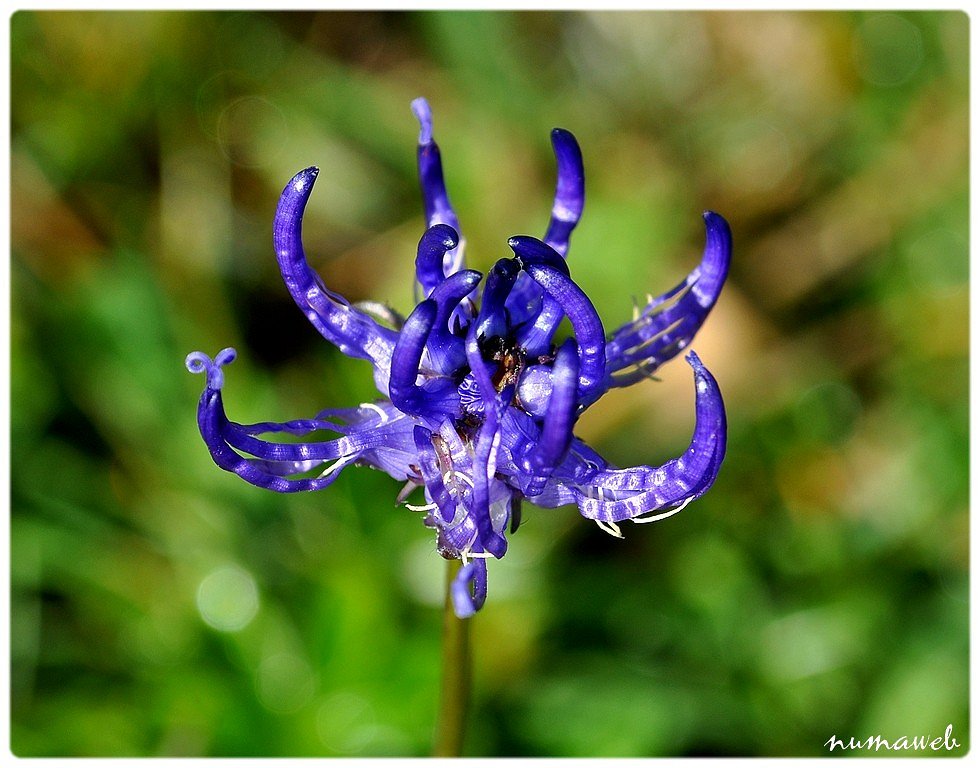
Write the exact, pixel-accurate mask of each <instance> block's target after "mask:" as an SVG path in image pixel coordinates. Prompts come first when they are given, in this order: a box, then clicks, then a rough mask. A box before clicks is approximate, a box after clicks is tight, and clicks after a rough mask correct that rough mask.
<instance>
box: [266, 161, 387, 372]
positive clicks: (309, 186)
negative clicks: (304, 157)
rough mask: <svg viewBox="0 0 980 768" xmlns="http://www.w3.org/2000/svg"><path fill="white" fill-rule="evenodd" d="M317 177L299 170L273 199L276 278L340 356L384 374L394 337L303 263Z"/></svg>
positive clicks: (307, 170) (308, 169) (316, 171)
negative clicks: (305, 218)
mask: <svg viewBox="0 0 980 768" xmlns="http://www.w3.org/2000/svg"><path fill="white" fill-rule="evenodd" d="M318 173H319V170H318V169H317V168H307V169H306V170H304V171H300V172H299V173H297V174H296V175H295V176H294V177H293V178H292V179H291V180H290V181H289V183H288V184H287V185H286V188H285V189H283V191H282V196H281V197H280V198H279V206H278V208H277V209H276V218H275V221H274V223H273V227H272V235H273V242H274V244H275V249H276V258H277V259H278V261H279V270H280V272H281V273H282V279H283V281H284V282H285V283H286V288H287V290H288V291H289V294H290V295H291V296H292V297H293V301H295V302H296V305H297V306H298V307H299V308H300V309H301V310H303V313H304V314H305V315H306V316H307V317H308V318H309V320H310V322H311V323H313V326H314V327H315V328H316V329H317V330H318V331H319V332H320V333H321V334H322V335H323V337H324V338H325V339H327V341H329V342H330V343H332V344H334V345H335V346H336V347H337V348H338V349H340V351H341V352H343V353H344V354H346V355H350V356H351V357H361V358H366V359H368V360H370V361H371V362H373V363H374V365H375V367H376V368H377V369H379V370H381V371H387V368H388V363H389V360H390V359H391V353H392V350H393V349H394V346H395V338H396V336H397V334H396V333H395V332H394V331H392V330H391V329H388V328H383V327H382V326H380V325H378V324H377V323H376V322H375V321H374V320H373V319H372V318H370V317H369V316H368V315H366V314H364V313H363V312H360V311H358V310H357V309H354V308H353V307H351V306H350V304H349V303H348V301H347V300H346V299H345V298H344V297H343V296H341V295H340V294H338V293H334V292H333V291H330V290H328V289H327V288H326V287H325V286H324V284H323V281H322V280H321V279H320V277H319V275H317V274H316V273H315V272H314V271H313V270H312V269H310V266H309V264H308V263H307V261H306V255H305V254H304V252H303V241H302V237H301V231H302V223H303V211H304V210H305V208H306V203H307V201H308V200H309V198H310V193H311V192H312V190H313V183H314V182H315V181H316V177H317V174H318ZM382 378H383V377H382Z"/></svg>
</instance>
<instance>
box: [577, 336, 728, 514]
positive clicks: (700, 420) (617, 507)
mask: <svg viewBox="0 0 980 768" xmlns="http://www.w3.org/2000/svg"><path fill="white" fill-rule="evenodd" d="M687 360H688V362H689V363H690V365H691V367H692V368H693V369H694V382H695V391H696V394H695V412H696V422H695V427H694V434H693V436H692V438H691V444H690V446H689V447H688V449H687V451H686V452H685V453H684V454H683V455H682V456H680V457H678V458H676V459H672V460H671V461H668V462H667V463H666V464H664V465H663V466H660V467H647V466H640V467H633V468H631V469H605V470H601V471H599V472H597V473H596V474H595V476H594V477H593V478H592V480H591V481H590V483H589V484H588V485H587V486H585V485H582V486H579V487H578V488H577V489H576V495H577V497H578V498H577V499H576V502H577V504H578V507H579V512H581V514H582V515H583V516H584V517H588V518H591V519H593V520H599V521H603V522H618V521H620V520H626V519H637V518H639V517H640V516H641V515H646V514H647V513H649V512H654V511H657V510H661V509H664V508H666V507H673V509H672V510H671V513H675V512H679V511H680V510H681V509H682V508H683V506H685V505H687V504H688V503H690V502H691V501H693V500H694V499H696V498H698V497H699V496H701V495H702V494H703V493H704V492H705V491H707V490H708V488H710V487H711V485H712V484H713V483H714V481H715V478H716V477H717V476H718V471H719V469H720V468H721V464H722V461H723V460H724V458H725V449H726V444H727V421H726V417H725V404H724V402H723V400H722V397H721V391H720V390H719V389H718V383H717V382H716V381H715V378H714V376H712V375H711V373H710V372H709V371H708V369H707V368H705V366H704V365H703V364H702V363H701V360H700V359H699V358H698V356H697V355H695V354H694V353H693V352H691V353H690V354H689V355H688V357H687ZM666 516H668V515H666V514H665V515H660V516H657V517H656V519H662V518H663V517H666ZM651 521H652V520H651V519H646V520H639V522H651Z"/></svg>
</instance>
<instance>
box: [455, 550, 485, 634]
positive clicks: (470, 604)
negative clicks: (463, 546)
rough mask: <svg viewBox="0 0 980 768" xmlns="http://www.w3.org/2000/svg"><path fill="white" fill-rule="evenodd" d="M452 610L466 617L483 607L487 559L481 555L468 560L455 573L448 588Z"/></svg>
mask: <svg viewBox="0 0 980 768" xmlns="http://www.w3.org/2000/svg"><path fill="white" fill-rule="evenodd" d="M450 596H451V597H452V601H453V611H454V612H455V613H456V615H457V616H458V617H459V618H461V619H467V618H469V617H470V616H472V615H473V614H474V613H476V612H477V611H478V610H480V608H482V607H483V603H484V602H486V599H487V561H486V560H484V559H483V558H482V557H480V558H476V559H475V560H472V561H470V562H469V563H467V564H466V565H464V566H463V567H462V568H460V569H459V573H457V574H456V578H455V579H454V580H453V584H452V587H451V589H450Z"/></svg>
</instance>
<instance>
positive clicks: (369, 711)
mask: <svg viewBox="0 0 980 768" xmlns="http://www.w3.org/2000/svg"><path fill="white" fill-rule="evenodd" d="M316 730H317V734H318V735H319V736H320V741H322V742H323V745H324V746H325V747H327V748H328V749H330V750H332V751H334V752H339V753H341V754H344V755H353V754H357V753H358V752H363V751H364V749H365V748H366V747H367V746H368V745H369V744H370V743H371V742H372V740H373V739H374V737H375V734H376V732H377V730H378V726H377V723H376V720H375V715H374V709H373V708H372V707H371V704H370V703H369V702H368V701H366V700H365V699H363V698H361V697H360V696H358V695H357V694H354V693H349V692H347V691H340V692H338V693H335V694H334V695H333V696H331V697H330V698H329V699H327V700H326V701H324V702H323V704H322V705H321V706H320V709H319V711H318V712H317V716H316Z"/></svg>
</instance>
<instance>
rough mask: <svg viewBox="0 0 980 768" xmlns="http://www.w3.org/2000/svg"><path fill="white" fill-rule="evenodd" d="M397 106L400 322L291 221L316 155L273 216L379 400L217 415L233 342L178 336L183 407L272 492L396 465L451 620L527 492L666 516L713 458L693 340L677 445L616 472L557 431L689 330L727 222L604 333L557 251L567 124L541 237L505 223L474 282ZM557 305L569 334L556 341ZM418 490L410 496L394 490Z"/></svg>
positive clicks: (562, 225)
mask: <svg viewBox="0 0 980 768" xmlns="http://www.w3.org/2000/svg"><path fill="white" fill-rule="evenodd" d="M412 109H413V111H414V112H415V115H416V117H417V118H418V120H419V124H420V126H421V131H420V134H419V146H418V169H419V177H420V180H421V186H422V199H423V202H424V208H425V217H426V223H427V226H428V229H426V231H425V233H424V234H423V235H422V238H421V239H420V240H419V245H418V252H417V255H416V260H415V269H416V277H417V280H418V285H417V296H418V298H419V299H420V300H419V301H418V303H417V305H416V306H415V308H414V309H413V310H412V312H411V313H410V314H409V315H408V316H407V317H406V318H405V319H404V320H403V319H402V318H401V317H400V316H399V315H398V314H396V313H395V312H393V311H392V310H389V309H387V308H386V307H384V306H382V305H378V304H374V303H370V302H365V303H363V304H360V305H351V304H350V303H349V302H348V301H347V300H346V299H344V297H343V296H341V295H339V294H337V293H335V292H333V291H331V290H330V289H329V288H327V287H326V285H325V284H324V282H323V281H322V280H321V279H320V277H319V276H318V275H317V274H316V273H315V272H314V271H313V270H312V269H311V268H310V266H309V264H308V263H307V260H306V257H305V255H304V253H303V245H302V241H301V238H300V229H301V224H302V218H303V211H304V209H305V207H306V203H307V200H308V199H309V197H310V194H311V192H312V190H313V184H314V182H315V181H316V178H317V173H318V170H317V168H307V169H306V170H304V171H300V172H299V173H298V174H296V176H294V177H293V178H292V179H291V180H290V182H289V183H288V184H287V185H286V188H285V189H284V190H283V192H282V197H281V198H280V200H279V207H278V209H277V211H276V217H275V223H274V227H273V239H274V243H275V250H276V258H277V259H278V262H279V268H280V270H281V272H282V277H283V280H284V281H285V283H286V288H287V289H288V290H289V293H290V294H291V295H292V297H293V299H294V300H295V302H296V304H297V305H298V306H299V308H300V309H301V310H302V311H303V312H304V313H305V314H306V316H307V317H308V318H309V320H310V322H311V323H312V324H313V326H314V327H315V328H316V329H317V330H318V331H319V332H320V333H321V334H322V335H323V336H324V337H325V338H326V339H327V340H328V341H330V342H331V343H332V344H334V345H335V346H337V347H338V348H339V349H340V350H341V351H343V352H344V353H345V354H347V355H349V356H351V357H360V358H364V359H366V360H369V361H370V362H371V364H372V365H373V366H374V380H375V383H376V386H377V388H378V390H379V392H380V393H381V395H382V396H383V397H382V398H381V399H379V400H377V401H376V402H373V403H363V404H361V405H360V406H358V407H356V408H349V409H336V410H326V411H323V412H321V413H320V414H318V415H317V416H315V417H314V418H312V419H304V420H298V421H288V422H284V423H275V422H263V423H260V424H238V423H236V422H233V421H230V420H229V419H228V417H227V416H226V415H225V410H224V404H223V402H222V397H221V389H222V384H223V382H224V373H223V370H222V369H223V367H224V366H225V365H227V364H228V363H230V362H231V361H232V360H233V359H234V357H235V351H234V350H233V349H225V350H223V351H221V352H219V353H218V355H217V356H216V357H215V358H214V359H213V360H212V359H211V358H210V357H208V356H207V355H205V354H203V353H201V352H193V353H191V354H190V355H188V357H187V361H186V364H187V368H188V369H189V370H190V371H192V372H205V373H206V374H207V377H206V378H207V382H206V385H205V389H204V393H203V394H202V395H201V400H200V405H199V407H198V424H199V427H200V431H201V435H202V437H203V438H204V442H205V443H206V444H207V447H208V449H209V451H210V452H211V456H212V458H213V459H214V461H215V463H216V464H217V465H218V466H219V467H221V468H222V469H225V470H227V471H229V472H234V473H235V474H237V475H238V476H239V477H241V478H242V479H243V480H246V481H247V482H249V483H252V484H253V485H257V486H259V487H261V488H268V489H270V490H273V491H278V492H280V493H290V492H294V491H312V490H317V489H319V488H324V487H326V486H328V485H330V484H331V483H332V482H333V481H334V480H335V479H336V478H337V476H338V474H339V472H340V470H342V469H343V468H344V467H346V466H347V465H349V464H360V465H367V466H371V467H375V468H377V469H381V470H383V471H384V472H386V473H388V474H389V475H391V476H392V477H393V478H395V479H397V480H401V481H404V482H405V483H406V485H405V488H404V490H403V491H402V493H401V494H400V495H399V502H401V503H404V504H405V506H406V507H408V508H409V509H410V510H413V511H416V512H420V513H423V514H424V523H425V525H426V526H428V527H429V528H431V529H433V530H434V531H435V534H436V546H437V548H438V551H439V553H440V554H441V555H442V556H443V557H446V558H458V559H460V560H462V562H463V567H462V568H461V569H460V570H459V574H458V576H457V578H456V581H455V583H454V584H453V588H452V599H453V606H454V608H455V611H456V613H457V615H459V616H461V617H465V616H469V615H471V614H472V613H474V612H475V611H477V610H478V609H479V608H480V607H481V606H482V605H483V602H484V600H485V599H486V594H487V559H488V558H500V557H503V556H504V553H505V552H506V550H507V532H508V530H509V531H510V532H511V533H513V532H514V531H515V530H516V529H517V525H518V523H519V521H520V504H521V502H522V500H523V499H527V500H529V501H530V502H532V503H534V504H536V505H537V506H540V507H557V506H560V505H563V504H575V505H577V506H578V509H579V512H580V513H581V514H582V515H583V516H584V517H586V518H589V519H591V520H594V521H595V522H596V523H597V524H598V525H599V526H600V527H601V528H603V530H605V531H606V532H608V533H611V534H613V535H615V536H620V535H621V533H620V529H619V527H618V525H617V524H618V523H620V522H622V521H626V520H629V521H632V522H635V523H648V522H653V521H655V520H661V519H663V518H665V517H668V516H670V515H673V514H675V513H676V512H678V511H680V510H681V509H683V508H684V507H685V506H686V505H687V504H688V503H689V502H690V501H692V500H693V499H696V498H697V497H699V496H701V495H702V494H703V493H704V492H705V491H706V490H707V489H708V488H709V487H710V486H711V484H712V483H713V482H714V480H715V477H716V476H717V474H718V470H719V467H720V466H721V463H722V460H723V458H724V456H725V445H726V422H725V409H724V404H723V403H722V398H721V393H720V392H719V390H718V385H717V383H716V382H715V379H714V377H713V376H712V375H711V374H710V373H709V372H708V369H707V368H706V367H705V366H704V365H703V364H702V363H701V361H700V360H699V359H698V357H697V355H695V354H694V352H690V353H689V354H688V355H687V361H688V363H689V364H690V365H691V368H692V369H693V371H694V382H695V392H696V397H695V427H694V435H693V437H692V439H691V443H690V445H689V447H688V448H687V450H686V451H685V452H684V453H683V454H682V455H681V456H679V457H678V458H676V459H673V460H671V461H668V462H667V463H666V464H663V465H662V466H658V467H652V466H645V465H640V466H636V467H630V468H627V469H617V468H614V467H612V466H610V464H609V463H608V462H606V461H605V460H604V459H603V458H602V457H601V456H599V455H598V454H597V453H596V452H595V451H594V450H592V449H591V448H590V447H589V446H587V445H586V444H585V443H584V442H582V441H581V440H579V439H578V438H576V437H575V436H574V434H573V429H574V426H575V422H576V420H577V419H578V418H579V416H580V415H581V414H582V412H583V411H584V410H585V409H586V408H588V407H589V406H590V405H592V404H593V403H594V402H596V401H597V400H598V399H599V398H600V397H601V396H602V394H603V393H604V392H606V391H607V390H609V389H610V388H612V387H622V386H627V385H630V384H633V383H635V382H637V381H640V380H641V379H645V378H648V377H650V376H651V375H652V373H653V372H654V371H655V370H656V369H657V368H658V367H659V366H660V365H661V364H662V363H664V362H666V361H667V360H670V359H671V358H672V357H674V356H675V355H677V354H678V352H680V351H681V350H682V349H684V348H685V347H687V346H688V345H689V344H690V342H691V339H692V338H693V337H694V334H695V333H696V332H697V330H698V329H699V328H700V327H701V324H702V323H703V322H704V319H705V317H706V316H707V314H708V312H709V310H710V309H711V308H712V306H714V304H715V301H716V300H717V298H718V294H719V292H720V291H721V287H722V285H723V283H724V281H725V277H726V275H727V273H728V267H729V262H730V260H731V233H730V231H729V228H728V225H727V224H726V222H725V220H724V219H723V218H722V217H721V216H719V215H718V214H716V213H711V212H707V213H705V214H704V221H705V226H706V229H707V245H706V246H705V250H704V255H703V258H702V260H701V263H700V264H699V265H698V266H697V267H695V269H694V270H693V271H692V272H691V273H690V274H689V275H688V276H687V278H686V279H685V280H684V281H683V282H681V283H680V284H679V285H677V286H676V287H675V288H673V289H672V290H670V291H668V292H667V293H665V294H663V295H661V296H658V297H656V298H652V297H651V298H650V299H649V300H648V301H647V303H646V305H645V306H643V307H642V308H639V307H638V308H636V310H635V312H634V319H633V320H632V321H631V322H630V323H627V324H626V325H624V326H623V327H621V328H619V329H618V330H616V331H614V332H613V333H611V334H607V333H606V332H605V330H604V328H603V325H602V320H601V319H600V318H599V314H598V313H597V312H596V309H595V307H594V306H593V305H592V302H591V301H590V300H589V298H588V296H587V295H586V294H585V292H584V291H583V290H582V289H581V288H580V287H579V286H578V285H577V284H576V283H575V281H574V280H572V278H571V276H570V273H569V269H568V265H567V263H566V261H565V256H566V253H567V251H568V245H569V238H570V236H571V233H572V230H573V229H574V228H575V225H576V224H577V223H578V220H579V217H580V216H581V214H582V208H583V205H584V201H585V178H584V171H583V166H582V154H581V152H580V150H579V146H578V143H577V142H576V141H575V138H574V137H573V136H572V134H570V133H569V132H567V131H564V130H561V129H555V130H554V131H553V132H552V135H551V139H552V144H553V146H554V152H555V158H556V161H557V166H558V174H557V175H558V180H557V184H556V189H555V198H554V205H553V207H552V211H551V220H550V222H549V224H548V229H547V231H546V233H545V236H544V239H543V240H538V239H537V238H534V237H530V236H526V235H521V236H516V237H512V238H510V240H509V241H508V245H509V246H510V249H511V250H512V251H513V254H514V255H513V256H511V257H508V258H502V259H500V260H499V261H498V262H497V263H496V264H494V265H493V267H492V268H491V269H490V270H489V272H488V273H487V275H486V276H485V279H484V275H482V274H481V273H480V272H477V271H474V270H470V269H466V268H465V258H464V241H463V240H462V238H461V237H460V234H459V232H460V226H459V220H458V219H457V217H456V213H455V211H454V210H453V207H452V205H451V204H450V202H449V196H448V194H447V192H446V186H445V183H444V180H443V174H442V161H441V157H440V154H439V148H438V146H437V145H436V143H435V142H434V141H433V139H432V116H431V112H430V110H429V105H428V104H427V103H426V101H425V100H424V99H416V100H415V101H414V102H413V103H412ZM481 282H482V283H483V286H482V291H481V290H480V284H481ZM564 317H568V319H569V321H570V322H571V326H572V329H573V332H574V335H573V336H572V337H571V338H568V339H565V340H564V341H562V342H561V343H557V342H556V340H555V331H556V329H557V328H558V325H559V324H560V323H561V321H562V319H563V318H564ZM323 431H327V432H330V433H332V434H334V435H336V437H335V438H334V439H331V440H321V439H316V440H312V439H311V440H309V441H308V442H306V441H300V442H276V441H274V440H268V439H263V438H261V437H259V436H260V435H271V434H275V433H288V434H290V435H294V436H298V437H300V438H301V440H305V439H309V438H310V437H311V436H312V435H313V434H314V433H318V432H323ZM417 488H422V489H423V494H424V499H425V503H424V504H410V503H408V502H407V501H406V500H407V499H408V497H409V495H410V494H411V492H412V491H414V490H415V489H417Z"/></svg>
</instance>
